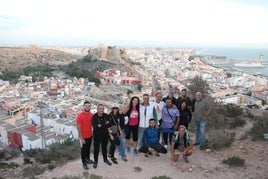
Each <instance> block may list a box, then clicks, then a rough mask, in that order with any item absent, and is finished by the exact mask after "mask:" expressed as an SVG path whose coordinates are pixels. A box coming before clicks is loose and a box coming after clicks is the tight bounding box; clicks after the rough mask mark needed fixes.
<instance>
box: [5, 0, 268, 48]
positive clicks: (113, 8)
mask: <svg viewBox="0 0 268 179" xmlns="http://www.w3.org/2000/svg"><path fill="white" fill-rule="evenodd" d="M14 4H16V6H15V5H14ZM267 9H268V6H267V3H266V1H261V2H260V1H257V2H256V3H253V2H251V1H248V0H245V1H242V0H240V1H233V0H226V1H222V0H187V1H182V0H165V1H151V0H146V1H144V0H135V1H131V0H129V1H125V0H115V1H109V0H92V1H87V0H76V1H73V0H70V1H54V0H53V1H52V0H46V1H42V0H40V1H35V0H26V1H19V0H10V1H6V2H4V3H3V4H1V6H0V12H1V14H2V15H0V32H1V33H0V40H1V42H4V41H8V42H10V41H14V42H16V40H17V41H19V42H24V43H28V42H29V41H30V42H33V43H37V44H38V43H48V44H49V43H55V42H58V43H61V42H64V43H66V42H70V43H71V42H72V41H73V42H74V43H77V44H79V43H80V42H81V43H86V42H87V41H88V42H89V41H98V39H99V40H100V41H102V40H107V41H114V42H117V41H132V42H133V41H151V42H159V43H165V42H168V41H169V42H174V43H198V44H200V43H210V44H215V43H218V44H220V43H241V44H243V43H247V44H250V43H256V44H258V43H259V44H264V43H266V44H267V43H268V34H267V33H266V32H267V31H268V24H267V23H266V21H267V19H268V10H267ZM19 39H20V40H19Z"/></svg>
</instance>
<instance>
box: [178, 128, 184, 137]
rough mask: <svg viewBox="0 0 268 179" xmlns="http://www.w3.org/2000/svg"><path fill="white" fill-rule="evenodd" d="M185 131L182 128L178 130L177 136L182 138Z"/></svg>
mask: <svg viewBox="0 0 268 179" xmlns="http://www.w3.org/2000/svg"><path fill="white" fill-rule="evenodd" d="M184 133H185V129H184V128H182V127H181V128H179V136H184Z"/></svg>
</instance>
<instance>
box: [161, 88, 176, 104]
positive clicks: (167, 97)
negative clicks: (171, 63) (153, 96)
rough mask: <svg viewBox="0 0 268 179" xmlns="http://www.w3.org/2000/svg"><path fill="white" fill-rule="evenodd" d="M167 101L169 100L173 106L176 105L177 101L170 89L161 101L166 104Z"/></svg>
mask: <svg viewBox="0 0 268 179" xmlns="http://www.w3.org/2000/svg"><path fill="white" fill-rule="evenodd" d="M167 99H170V100H171V102H172V104H173V105H177V99H176V98H175V97H174V90H173V89H170V90H169V92H168V96H166V97H164V98H163V99H162V101H164V102H166V100H167Z"/></svg>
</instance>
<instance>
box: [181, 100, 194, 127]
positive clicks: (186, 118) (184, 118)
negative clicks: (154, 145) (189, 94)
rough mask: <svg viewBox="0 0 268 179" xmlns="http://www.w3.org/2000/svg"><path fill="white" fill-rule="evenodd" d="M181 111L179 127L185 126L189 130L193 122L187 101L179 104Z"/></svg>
mask: <svg viewBox="0 0 268 179" xmlns="http://www.w3.org/2000/svg"><path fill="white" fill-rule="evenodd" d="M179 111H180V122H179V125H184V126H185V127H186V129H187V130H188V125H189V123H190V122H191V120H192V112H191V110H190V109H189V107H188V103H187V101H186V100H184V99H183V100H181V102H180V104H179Z"/></svg>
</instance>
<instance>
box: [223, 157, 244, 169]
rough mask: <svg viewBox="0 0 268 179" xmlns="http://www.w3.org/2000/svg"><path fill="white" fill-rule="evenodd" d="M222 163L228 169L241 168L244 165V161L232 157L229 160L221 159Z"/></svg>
mask: <svg viewBox="0 0 268 179" xmlns="http://www.w3.org/2000/svg"><path fill="white" fill-rule="evenodd" d="M222 163H223V164H226V165H228V166H229V167H242V166H244V165H245V159H241V158H240V157H237V156H233V157H231V158H227V159H223V160H222Z"/></svg>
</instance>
